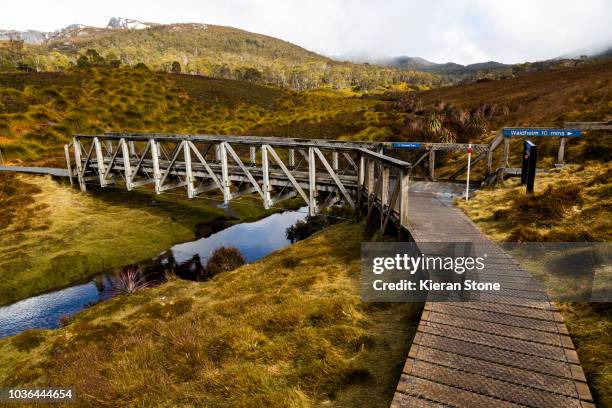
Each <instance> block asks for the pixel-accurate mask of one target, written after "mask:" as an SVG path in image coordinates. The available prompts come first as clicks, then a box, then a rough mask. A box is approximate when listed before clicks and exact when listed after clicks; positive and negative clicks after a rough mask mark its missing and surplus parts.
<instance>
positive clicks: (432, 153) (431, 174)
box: [429, 147, 436, 181]
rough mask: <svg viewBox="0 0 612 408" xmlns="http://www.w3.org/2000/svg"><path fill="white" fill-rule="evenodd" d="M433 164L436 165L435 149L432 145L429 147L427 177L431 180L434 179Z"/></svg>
mask: <svg viewBox="0 0 612 408" xmlns="http://www.w3.org/2000/svg"><path fill="white" fill-rule="evenodd" d="M435 166H436V151H435V150H434V149H433V147H432V148H430V149H429V179H430V180H431V181H434V180H435V179H436V175H435Z"/></svg>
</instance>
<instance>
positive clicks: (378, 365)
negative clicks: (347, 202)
mask: <svg viewBox="0 0 612 408" xmlns="http://www.w3.org/2000/svg"><path fill="white" fill-rule="evenodd" d="M363 233H364V232H363V229H362V226H360V225H355V224H348V223H344V224H340V225H336V226H333V227H330V228H328V229H326V230H325V231H322V232H320V233H318V234H315V235H313V236H312V237H310V238H308V239H306V240H304V241H302V242H299V243H297V244H295V245H293V246H290V247H287V248H285V249H283V250H281V251H278V252H276V253H274V254H272V255H270V256H268V257H266V258H264V259H263V260H261V261H259V262H256V263H253V264H249V265H245V266H243V267H241V268H238V269H236V270H234V271H233V272H222V273H219V274H218V275H216V276H215V277H213V278H212V279H210V280H208V281H205V282H191V281H184V280H171V281H169V282H167V283H165V284H162V285H161V286H158V287H155V288H152V289H147V290H144V291H140V292H137V293H135V294H133V295H131V296H129V297H118V298H114V299H111V300H109V301H106V302H103V303H101V304H98V305H96V306H94V307H91V308H89V309H87V310H85V311H84V312H82V313H80V314H79V315H77V316H75V317H74V318H73V319H71V321H70V322H69V323H68V324H67V325H66V326H65V327H63V328H60V329H58V330H55V331H40V330H30V331H26V332H23V333H21V334H19V335H17V336H14V337H12V338H6V339H2V340H0V355H1V356H2V358H0V383H1V384H3V385H6V386H10V385H15V386H16V385H20V386H25V385H32V386H34V385H37V384H38V385H43V384H57V385H65V386H68V385H70V386H72V387H74V388H75V390H76V394H77V396H78V398H77V401H76V403H75V406H92V405H97V406H151V405H155V406H190V405H206V406H210V407H216V406H228V405H231V406H253V405H257V406H269V407H287V406H293V407H308V406H313V407H315V406H322V405H323V406H331V407H357V406H368V407H383V406H384V407H387V406H388V405H389V403H390V401H391V398H392V396H393V392H394V390H395V386H396V384H397V378H398V376H399V373H400V372H401V368H402V362H403V360H404V358H405V356H406V354H407V352H408V348H409V346H410V342H411V338H412V336H413V335H414V333H415V330H416V325H417V324H418V318H419V314H420V313H419V312H420V307H422V305H417V304H391V303H389V304H372V303H363V302H361V301H360V298H359V275H360V257H359V254H360V243H361V241H362V240H368V239H372V238H370V237H364V236H363Z"/></svg>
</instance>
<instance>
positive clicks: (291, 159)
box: [287, 149, 295, 169]
mask: <svg viewBox="0 0 612 408" xmlns="http://www.w3.org/2000/svg"><path fill="white" fill-rule="evenodd" d="M287 164H288V165H289V168H290V169H292V168H294V167H295V150H294V149H289V151H288V152H287Z"/></svg>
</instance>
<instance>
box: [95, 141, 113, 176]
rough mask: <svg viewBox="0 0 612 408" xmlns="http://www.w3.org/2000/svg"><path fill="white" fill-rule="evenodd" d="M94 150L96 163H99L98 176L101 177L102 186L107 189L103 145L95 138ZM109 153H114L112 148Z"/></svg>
mask: <svg viewBox="0 0 612 408" xmlns="http://www.w3.org/2000/svg"><path fill="white" fill-rule="evenodd" d="M93 143H94V148H95V151H96V163H98V175H99V176H100V186H101V187H106V180H105V177H104V176H105V175H106V171H105V170H104V155H103V154H102V143H100V139H98V138H97V137H94V140H93ZM109 151H112V147H111V149H110V150H109Z"/></svg>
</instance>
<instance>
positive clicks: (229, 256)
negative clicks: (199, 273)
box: [206, 246, 245, 277]
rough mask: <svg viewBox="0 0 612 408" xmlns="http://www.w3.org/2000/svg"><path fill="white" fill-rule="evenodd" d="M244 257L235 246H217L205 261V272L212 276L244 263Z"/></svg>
mask: <svg viewBox="0 0 612 408" xmlns="http://www.w3.org/2000/svg"><path fill="white" fill-rule="evenodd" d="M244 263H245V259H244V257H243V256H242V254H241V253H240V250H239V249H238V248H236V247H232V246H229V247H225V246H222V247H219V248H217V249H215V251H214V252H213V254H212V256H211V257H210V258H209V259H208V262H207V263H206V273H207V275H208V276H209V277H213V276H215V275H217V274H219V273H221V272H229V271H233V270H234V269H236V268H238V267H240V266H242V265H244Z"/></svg>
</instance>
